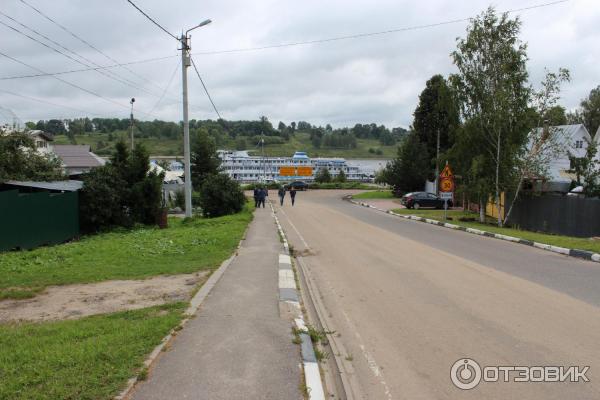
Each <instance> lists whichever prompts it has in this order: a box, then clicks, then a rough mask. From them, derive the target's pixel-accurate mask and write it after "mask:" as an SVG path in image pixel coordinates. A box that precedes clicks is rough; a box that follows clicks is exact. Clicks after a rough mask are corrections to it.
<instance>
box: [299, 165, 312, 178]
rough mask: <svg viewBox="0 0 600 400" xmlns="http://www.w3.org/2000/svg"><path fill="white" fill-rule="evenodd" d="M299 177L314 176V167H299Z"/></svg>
mask: <svg viewBox="0 0 600 400" xmlns="http://www.w3.org/2000/svg"><path fill="white" fill-rule="evenodd" d="M297 169H298V176H312V174H313V169H312V167H298V168H297Z"/></svg>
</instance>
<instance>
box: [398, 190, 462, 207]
mask: <svg viewBox="0 0 600 400" xmlns="http://www.w3.org/2000/svg"><path fill="white" fill-rule="evenodd" d="M400 202H401V203H402V205H403V206H405V207H406V208H414V209H415V210H418V209H419V208H422V207H430V208H444V200H442V199H440V198H439V197H438V196H436V195H435V194H433V193H426V192H412V193H407V194H405V195H404V196H402V199H400ZM450 207H452V200H448V208H450Z"/></svg>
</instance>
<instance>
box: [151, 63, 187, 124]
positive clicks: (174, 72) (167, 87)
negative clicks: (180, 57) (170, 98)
mask: <svg viewBox="0 0 600 400" xmlns="http://www.w3.org/2000/svg"><path fill="white" fill-rule="evenodd" d="M180 65H181V61H180V62H178V63H177V65H176V66H175V69H174V70H173V73H172V74H171V78H170V79H169V83H167V86H165V90H164V91H163V92H162V95H161V96H160V99H158V101H157V102H156V104H154V106H153V107H152V108H151V109H150V111H148V112H149V113H152V112H154V110H155V109H156V107H158V105H159V104H160V102H161V101H162V99H163V98H164V97H165V94H166V93H167V90H169V87H171V83H172V82H173V78H175V74H176V73H177V70H178V69H179V66H180Z"/></svg>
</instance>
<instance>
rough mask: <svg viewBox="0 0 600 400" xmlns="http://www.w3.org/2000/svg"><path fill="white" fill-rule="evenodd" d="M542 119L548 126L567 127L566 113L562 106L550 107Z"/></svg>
mask: <svg viewBox="0 0 600 400" xmlns="http://www.w3.org/2000/svg"><path fill="white" fill-rule="evenodd" d="M542 119H543V120H544V121H547V123H548V125H549V126H559V125H567V113H566V110H565V108H564V107H563V106H559V105H556V106H553V107H550V108H549V109H548V110H547V111H546V113H545V114H544V115H543V117H542Z"/></svg>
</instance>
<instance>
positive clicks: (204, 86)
mask: <svg viewBox="0 0 600 400" xmlns="http://www.w3.org/2000/svg"><path fill="white" fill-rule="evenodd" d="M190 60H191V61H192V65H193V66H194V70H195V71H196V75H198V78H199V79H200V82H201V83H202V87H203V88H204V92H206V96H207V97H208V100H210V104H212V106H213V109H214V110H215V112H216V113H217V116H218V117H219V119H223V117H221V113H219V110H217V106H215V103H214V101H213V99H212V97H211V96H210V93H209V92H208V89H207V88H206V85H205V84H204V81H203V80H202V77H201V76H200V72H198V68H196V63H195V62H194V59H193V58H192V57H190Z"/></svg>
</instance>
